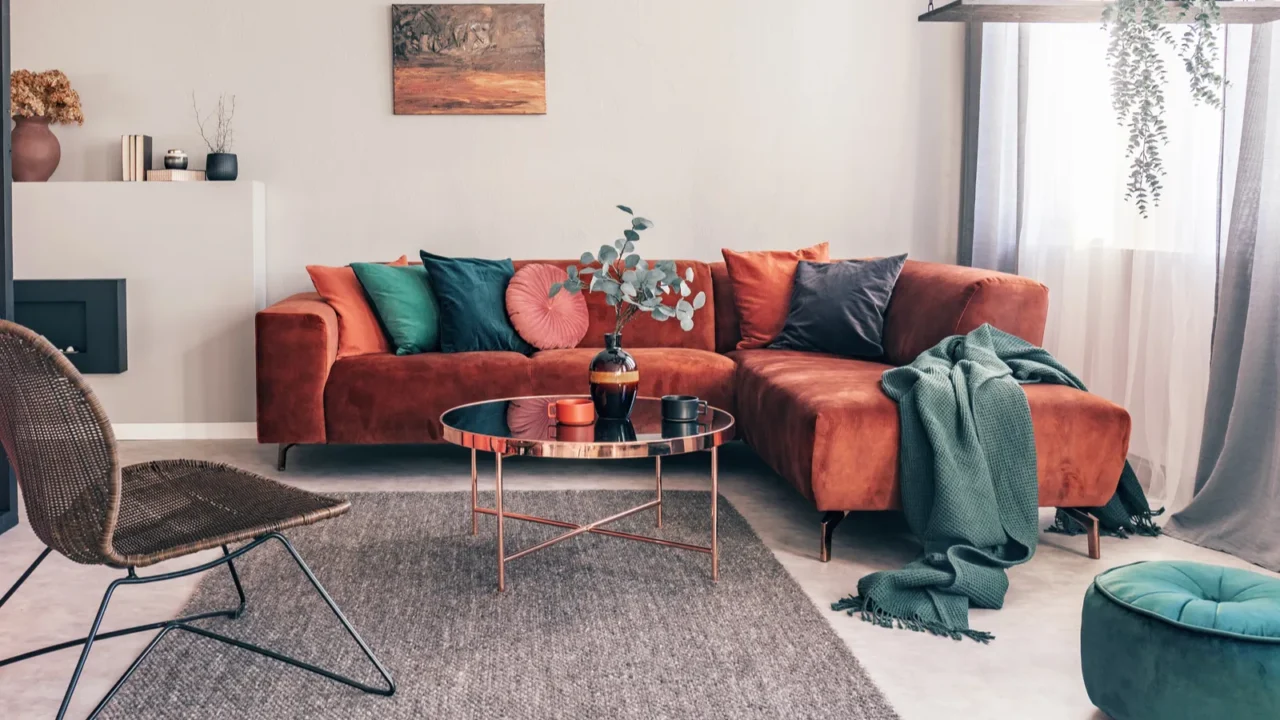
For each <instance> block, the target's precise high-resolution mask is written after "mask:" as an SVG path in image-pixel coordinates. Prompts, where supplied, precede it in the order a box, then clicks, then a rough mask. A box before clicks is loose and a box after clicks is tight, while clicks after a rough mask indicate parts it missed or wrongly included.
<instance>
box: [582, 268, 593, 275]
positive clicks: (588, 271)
mask: <svg viewBox="0 0 1280 720" xmlns="http://www.w3.org/2000/svg"><path fill="white" fill-rule="evenodd" d="M595 272H596V269H595V268H593V267H584V268H582V269H581V270H579V271H578V274H579V275H594V274H595Z"/></svg>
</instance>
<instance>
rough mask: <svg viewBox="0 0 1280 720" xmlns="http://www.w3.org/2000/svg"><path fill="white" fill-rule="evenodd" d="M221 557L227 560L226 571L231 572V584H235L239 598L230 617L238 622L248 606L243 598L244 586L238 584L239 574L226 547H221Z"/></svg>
mask: <svg viewBox="0 0 1280 720" xmlns="http://www.w3.org/2000/svg"><path fill="white" fill-rule="evenodd" d="M222 555H223V557H226V558H227V569H228V570H230V571H231V582H233V583H235V584H236V594H237V595H239V596H240V606H239V607H237V608H236V609H235V613H234V614H233V615H230V618H231V619H232V620H239V619H240V616H241V615H243V614H244V607H245V605H246V604H248V602H249V601H248V599H247V598H245V596H244V586H243V585H241V584H240V573H238V572H236V564H235V561H234V560H232V559H231V550H230V549H229V548H228V547H227V546H226V545H223V546H222Z"/></svg>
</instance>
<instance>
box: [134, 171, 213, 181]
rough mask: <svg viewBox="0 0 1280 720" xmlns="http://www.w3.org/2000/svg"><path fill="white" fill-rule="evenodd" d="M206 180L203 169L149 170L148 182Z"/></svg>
mask: <svg viewBox="0 0 1280 720" xmlns="http://www.w3.org/2000/svg"><path fill="white" fill-rule="evenodd" d="M200 180H204V171H203V170H148V171H147V182H196V181H200Z"/></svg>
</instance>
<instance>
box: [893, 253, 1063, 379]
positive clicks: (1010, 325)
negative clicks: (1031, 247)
mask: <svg viewBox="0 0 1280 720" xmlns="http://www.w3.org/2000/svg"><path fill="white" fill-rule="evenodd" d="M1048 313H1049V289H1048V288H1046V287H1045V286H1044V285H1041V284H1040V283H1038V282H1036V281H1034V280H1031V279H1028V278H1024V277H1021V276H1018V275H1010V274H1008V273H1001V272H995V271H993V270H982V269H979V268H971V267H961V266H959V265H943V264H939V263H926V262H915V261H912V260H908V261H907V264H906V265H905V266H904V267H903V268H902V274H901V275H900V276H899V277H898V284H897V285H895V286H894V288H893V297H891V298H890V300H889V309H888V311H887V312H886V314H885V327H884V350H885V357H886V359H887V360H888V361H889V362H891V363H893V364H894V365H905V364H907V363H910V362H911V361H912V360H915V359H916V357H917V356H918V355H919V354H920V353H922V352H924V351H925V350H928V349H929V348H931V347H933V346H934V345H936V344H938V342H940V341H941V340H942V339H943V338H946V337H949V336H951V335H963V334H965V333H968V332H969V331H970V330H973V329H975V328H977V327H980V326H981V325H982V324H983V323H990V324H991V325H992V326H993V327H996V328H999V329H1001V330H1003V331H1005V332H1007V333H1009V334H1011V335H1017V336H1018V337H1020V338H1022V339H1023V340H1026V341H1027V342H1029V343H1032V344H1034V345H1039V344H1040V343H1041V342H1043V341H1044V323H1045V318H1046V317H1047V316H1048Z"/></svg>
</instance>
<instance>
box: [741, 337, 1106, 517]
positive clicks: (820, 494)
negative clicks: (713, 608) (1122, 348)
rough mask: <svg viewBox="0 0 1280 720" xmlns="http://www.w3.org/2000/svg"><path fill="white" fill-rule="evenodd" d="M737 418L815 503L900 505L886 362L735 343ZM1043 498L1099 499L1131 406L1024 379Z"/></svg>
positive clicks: (894, 409) (824, 506)
mask: <svg viewBox="0 0 1280 720" xmlns="http://www.w3.org/2000/svg"><path fill="white" fill-rule="evenodd" d="M730 356H731V357H733V358H734V359H735V360H736V361H737V362H738V371H737V379H736V385H737V404H738V414H737V417H738V428H739V432H740V433H741V436H742V437H744V438H745V439H746V440H747V441H748V442H749V443H750V444H751V446H752V447H753V448H755V450H756V452H757V453H758V454H759V455H760V457H761V458H762V459H764V461H765V462H766V463H768V464H769V466H770V467H772V468H773V469H774V470H775V471H777V472H778V474H780V475H782V476H783V477H784V478H786V479H787V480H788V481H789V482H790V483H791V484H793V485H794V486H795V487H796V488H797V489H798V490H799V491H800V492H801V493H803V494H804V495H805V497H807V498H809V499H810V500H812V501H813V502H814V503H815V504H816V505H817V507H818V509H819V510H823V511H826V510H889V509H896V508H898V507H899V497H898V494H899V489H898V443H899V430H898V406H897V404H895V403H894V402H893V401H892V400H890V399H889V398H888V397H887V396H886V395H885V394H884V393H883V392H882V391H881V389H880V375H881V374H883V373H884V371H885V370H888V369H889V368H890V367H891V366H890V365H885V364H882V363H877V362H870V361H865V360H853V359H849V358H840V357H836V356H833V355H823V354H818V353H802V352H795V351H789V350H741V351H735V352H733V353H730ZM1023 390H1024V391H1025V392H1026V394H1027V401H1028V404H1029V405H1030V407H1031V421H1032V425H1033V426H1034V431H1035V438H1036V455H1037V468H1038V471H1039V477H1040V505H1041V506H1043V507H1055V506H1061V507H1094V506H1099V505H1104V504H1105V503H1106V501H1107V500H1108V499H1110V497H1111V495H1112V494H1113V493H1114V492H1115V488H1116V483H1117V482H1118V481H1119V479H1120V470H1121V468H1122V467H1123V465H1124V458H1125V453H1126V451H1127V449H1128V445H1129V414H1128V413H1127V412H1125V411H1124V409H1123V408H1121V407H1119V406H1117V405H1114V404H1112V403H1110V402H1108V401H1106V400H1104V399H1102V398H1100V397H1097V396H1096V395H1090V394H1088V393H1085V392H1081V391H1079V390H1075V389H1072V388H1068V387H1063V386H1055V385H1025V386H1023Z"/></svg>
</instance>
